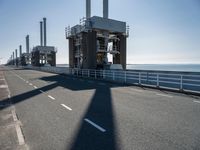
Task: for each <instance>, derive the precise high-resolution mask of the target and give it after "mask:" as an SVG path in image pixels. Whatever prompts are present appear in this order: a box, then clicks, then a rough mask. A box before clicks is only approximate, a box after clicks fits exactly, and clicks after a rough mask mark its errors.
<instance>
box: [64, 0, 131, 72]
mask: <svg viewBox="0 0 200 150" xmlns="http://www.w3.org/2000/svg"><path fill="white" fill-rule="evenodd" d="M65 30H66V38H67V39H68V41H69V67H70V68H80V69H112V68H113V69H124V70H125V69H126V41H127V37H128V35H129V28H128V27H127V26H126V22H123V21H118V20H113V19H110V18H109V17H108V0H103V17H99V16H92V17H91V0H86V17H85V18H83V19H81V20H80V24H78V25H75V26H73V27H70V26H68V27H67V28H66V29H65ZM108 55H110V56H111V62H109V61H108Z"/></svg>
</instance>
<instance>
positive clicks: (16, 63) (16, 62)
mask: <svg viewBox="0 0 200 150" xmlns="http://www.w3.org/2000/svg"><path fill="white" fill-rule="evenodd" d="M15 57H16V59H15V65H16V66H18V61H17V49H15Z"/></svg>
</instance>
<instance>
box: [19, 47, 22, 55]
mask: <svg viewBox="0 0 200 150" xmlns="http://www.w3.org/2000/svg"><path fill="white" fill-rule="evenodd" d="M21 56H22V46H21V45H20V46H19V57H21Z"/></svg>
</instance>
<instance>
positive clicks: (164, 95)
mask: <svg viewBox="0 0 200 150" xmlns="http://www.w3.org/2000/svg"><path fill="white" fill-rule="evenodd" d="M156 95H158V96H163V97H169V98H173V96H170V95H166V94H156Z"/></svg>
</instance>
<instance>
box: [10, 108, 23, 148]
mask: <svg viewBox="0 0 200 150" xmlns="http://www.w3.org/2000/svg"><path fill="white" fill-rule="evenodd" d="M12 116H13V120H14V122H16V124H15V129H16V132H17V137H18V142H19V145H24V144H25V141H24V136H23V134H22V130H21V128H20V126H19V124H18V123H17V121H18V119H17V115H16V113H15V110H12Z"/></svg>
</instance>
